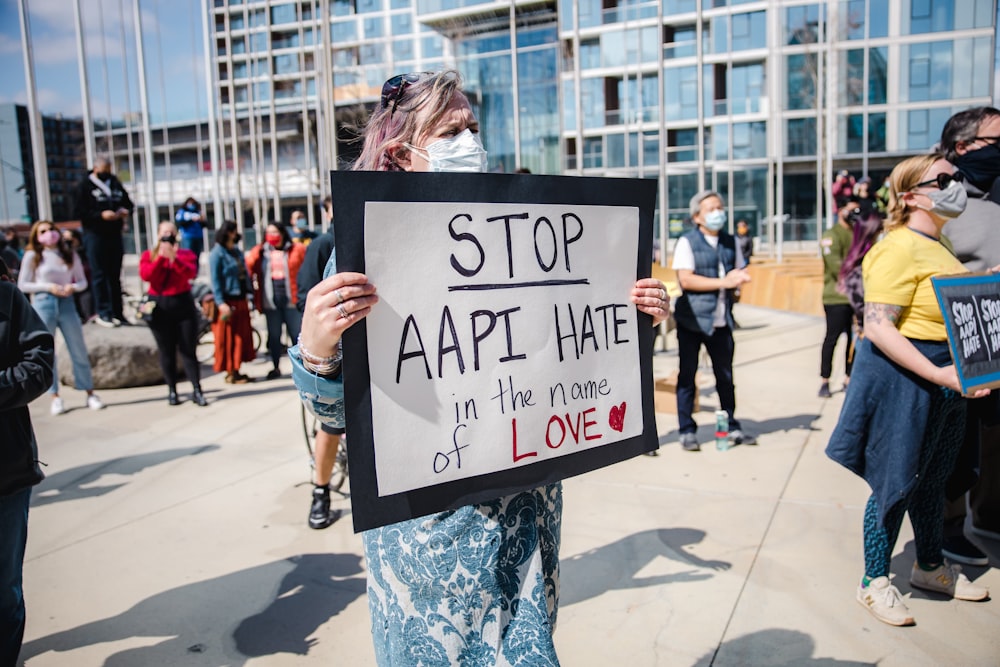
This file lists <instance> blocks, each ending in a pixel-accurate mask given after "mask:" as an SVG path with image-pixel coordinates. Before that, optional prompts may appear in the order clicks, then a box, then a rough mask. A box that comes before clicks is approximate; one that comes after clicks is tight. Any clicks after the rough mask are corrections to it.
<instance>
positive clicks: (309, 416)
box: [299, 403, 319, 480]
mask: <svg viewBox="0 0 1000 667" xmlns="http://www.w3.org/2000/svg"><path fill="white" fill-rule="evenodd" d="M299 408H300V409H301V410H302V435H303V436H305V439H306V451H307V452H309V470H310V471H313V470H315V469H316V455H315V454H314V453H313V440H315V439H316V431H317V430H319V420H318V419H316V416H315V415H314V414H313V413H311V412H309V410H308V409H306V404H305V403H301V404H300V405H299ZM309 477H310V480H311V479H312V474H311V473H310V475H309Z"/></svg>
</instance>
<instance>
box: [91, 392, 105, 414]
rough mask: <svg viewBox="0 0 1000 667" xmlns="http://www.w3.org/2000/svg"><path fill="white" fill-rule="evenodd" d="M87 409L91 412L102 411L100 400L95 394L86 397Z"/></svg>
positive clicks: (102, 406) (102, 404) (102, 405)
mask: <svg viewBox="0 0 1000 667" xmlns="http://www.w3.org/2000/svg"><path fill="white" fill-rule="evenodd" d="M87 407H88V408H90V409H91V410H102V409H103V408H104V403H102V402H101V399H100V397H98V395H97V394H91V395H89V396H87Z"/></svg>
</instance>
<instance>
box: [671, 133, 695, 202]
mask: <svg viewBox="0 0 1000 667" xmlns="http://www.w3.org/2000/svg"><path fill="white" fill-rule="evenodd" d="M666 152H667V162H695V161H697V160H698V130H697V129H695V128H690V129H686V130H667V151H666ZM692 194H693V193H692Z"/></svg>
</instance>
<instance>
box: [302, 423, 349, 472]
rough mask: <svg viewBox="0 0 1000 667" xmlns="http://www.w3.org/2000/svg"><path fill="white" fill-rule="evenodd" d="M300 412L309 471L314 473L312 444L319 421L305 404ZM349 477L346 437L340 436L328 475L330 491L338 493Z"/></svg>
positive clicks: (314, 459)
mask: <svg viewBox="0 0 1000 667" xmlns="http://www.w3.org/2000/svg"><path fill="white" fill-rule="evenodd" d="M299 407H300V409H301V410H302V435H304V436H305V439H306V451H308V452H309V469H310V471H311V472H312V473H315V471H316V454H315V452H314V450H313V442H314V441H315V440H316V432H317V431H319V424H320V421H319V419H317V418H316V415H314V414H313V413H312V412H310V411H309V409H308V408H307V407H306V404H305V403H302V404H301V405H300V406H299ZM348 477H349V471H348V468H347V436H346V435H341V436H340V447H338V448H337V459H336V461H334V464H333V474H332V475H330V484H329V487H330V490H331V491H340V489H341V487H343V486H344V482H346V481H347V478H348ZM310 478H312V475H310Z"/></svg>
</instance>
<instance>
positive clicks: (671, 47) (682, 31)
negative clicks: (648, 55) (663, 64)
mask: <svg viewBox="0 0 1000 667" xmlns="http://www.w3.org/2000/svg"><path fill="white" fill-rule="evenodd" d="M663 45H664V47H663V57H664V58H667V59H670V58H689V57H691V56H694V55H696V54H697V51H698V48H697V47H698V42H697V33H696V32H695V27H694V26H693V25H677V26H673V25H666V26H663Z"/></svg>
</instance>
